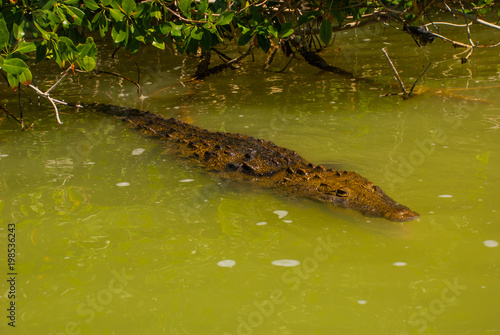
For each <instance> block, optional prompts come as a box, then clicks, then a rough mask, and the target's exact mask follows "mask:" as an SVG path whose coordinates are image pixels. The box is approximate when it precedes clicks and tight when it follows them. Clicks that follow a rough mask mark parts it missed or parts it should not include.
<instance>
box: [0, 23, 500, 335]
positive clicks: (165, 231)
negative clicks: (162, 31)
mask: <svg viewBox="0 0 500 335" xmlns="http://www.w3.org/2000/svg"><path fill="white" fill-rule="evenodd" d="M450 34H456V36H457V38H460V37H463V32H462V31H458V30H457V31H454V32H450ZM474 34H476V35H475V37H476V38H477V39H478V40H483V41H484V40H486V41H488V40H489V39H492V40H495V39H498V37H499V36H498V34H495V33H492V32H491V31H482V30H481V29H477V30H476V31H474ZM409 38H410V37H408V36H406V35H404V38H403V37H402V36H401V34H398V33H397V32H395V31H394V30H391V29H389V28H386V29H385V31H384V30H383V29H382V28H381V27H376V28H374V27H368V28H366V29H364V30H357V31H351V32H347V33H342V34H339V35H338V36H337V39H336V44H337V45H339V46H340V50H336V49H335V47H333V48H330V49H329V50H327V51H325V52H324V53H323V54H322V55H323V56H324V57H325V58H326V59H327V60H328V61H329V62H330V63H332V64H334V65H336V66H339V67H342V68H344V69H347V70H349V71H352V72H354V73H355V75H356V76H357V77H358V79H356V80H353V79H349V78H343V77H339V76H336V75H332V74H329V73H324V72H321V71H319V70H316V69H314V68H311V67H310V66H309V65H307V64H305V63H304V62H303V61H299V60H295V61H293V62H292V63H291V66H290V67H289V68H288V69H287V70H286V71H285V72H283V73H273V72H267V71H264V70H263V69H262V66H261V64H262V61H263V59H264V58H263V56H262V55H260V54H259V51H256V62H255V63H251V62H247V63H245V64H244V65H242V66H241V67H240V68H239V69H238V70H236V71H227V72H224V73H221V74H219V75H216V76H212V77H210V78H208V79H207V80H206V81H205V82H201V83H196V84H193V83H190V82H186V83H184V84H180V78H183V79H185V78H187V77H188V76H189V74H190V73H192V72H193V69H194V67H195V66H196V59H182V58H180V57H177V56H174V55H172V54H171V53H169V52H159V51H156V50H153V49H145V50H143V51H142V52H141V53H140V54H138V55H136V59H137V60H138V61H139V63H140V65H141V69H142V71H141V75H142V80H141V82H142V84H143V89H144V94H145V95H146V96H147V98H145V99H138V98H137V92H136V88H135V86H133V85H131V84H130V83H128V82H126V81H123V80H119V79H117V78H115V77H107V76H104V75H100V76H97V77H92V76H89V75H78V76H70V78H68V80H67V81H65V84H64V86H61V87H59V88H57V89H56V90H55V91H54V94H55V95H56V96H57V97H62V98H64V99H66V100H68V101H81V102H93V101H98V102H103V103H113V104H117V105H121V106H128V107H135V108H141V109H146V110H150V111H154V112H157V113H160V114H162V115H164V116H167V117H179V118H180V119H182V120H184V121H186V122H190V123H193V124H196V125H198V126H200V127H204V128H207V129H210V130H214V131H228V132H239V133H243V134H246V135H251V136H255V137H259V138H263V139H267V140H271V141H273V142H275V143H276V144H278V145H280V146H284V147H287V148H290V149H293V150H296V151H297V152H298V153H299V154H301V155H303V156H304V157H305V158H306V159H308V160H309V161H311V162H313V163H315V164H323V165H325V166H327V167H333V168H337V169H346V170H353V171H356V172H358V173H360V174H361V175H363V176H365V177H366V178H368V179H370V180H372V181H373V182H374V183H375V184H377V185H379V186H380V187H381V188H382V189H384V190H385V191H386V193H388V194H389V195H390V196H392V197H394V198H395V199H396V200H398V201H400V202H401V203H403V204H405V205H407V206H409V207H410V208H412V209H413V210H415V211H418V212H419V213H420V214H421V219H420V221H417V222H408V223H404V224H399V223H391V222H387V221H385V220H381V219H368V218H365V217H362V216H361V215H359V214H357V213H355V212H350V211H346V210H340V209H332V208H329V207H327V206H325V205H324V204H320V203H316V202H313V201H309V200H304V199H299V198H287V197H283V196H280V195H278V194H275V193H273V192H272V191H270V190H261V189H256V188H253V187H251V186H249V185H245V184H243V185H242V184H239V183H237V182H231V181H225V180H222V179H219V178H218V177H217V176H216V175H211V174H207V173H205V172H204V171H201V170H198V169H196V168H193V167H190V166H189V165H187V164H185V163H184V162H180V161H178V160H176V159H175V158H173V157H170V156H168V155H166V154H165V153H164V152H163V150H162V144H161V141H160V140H158V139H155V138H151V137H147V136H143V135H142V134H141V133H140V132H137V131H134V130H131V129H129V128H127V127H126V126H124V125H123V124H121V123H120V122H117V121H116V120H115V119H113V118H112V117H109V116H106V115H101V114H96V113H90V112H89V111H88V110H86V109H79V110H75V109H72V108H61V118H62V120H63V122H64V124H63V125H58V124H57V123H56V120H55V117H54V113H53V109H52V108H51V106H50V104H49V103H48V102H47V101H42V106H41V107H40V108H38V107H36V106H35V104H33V105H31V106H28V105H27V100H24V106H25V119H26V120H27V122H29V123H32V122H33V123H34V129H33V130H31V131H25V132H22V131H20V130H19V127H18V126H17V125H16V123H14V122H10V121H9V120H7V119H6V118H5V117H4V116H3V115H2V117H1V118H0V222H1V228H0V229H1V230H0V238H1V240H2V245H4V243H6V242H5V241H6V240H7V224H9V223H15V225H16V229H17V242H16V243H17V258H16V259H17V272H18V276H17V293H18V294H17V306H18V307H17V313H18V314H17V327H16V330H15V333H16V334H398V335H405V334H428V333H429V334H465V333H471V334H485V333H497V332H498V331H499V327H500V322H499V321H498V312H497V311H498V309H499V307H500V306H499V301H500V273H499V268H498V264H499V259H500V258H499V256H500V254H499V252H500V251H499V248H498V247H497V245H498V242H497V241H500V229H499V223H500V221H499V214H498V212H497V211H498V210H500V209H499V208H498V188H499V186H500V175H499V173H498V166H500V157H499V155H498V153H499V152H500V144H499V143H500V136H499V134H500V129H499V128H500V109H499V107H498V106H499V103H500V98H499V95H498V94H497V92H498V88H497V85H498V81H499V78H500V72H499V70H498V67H497V66H496V62H497V58H498V50H496V49H486V50H477V51H475V52H474V54H473V56H472V57H471V61H470V62H469V63H467V64H465V65H462V64H461V63H460V61H459V59H458V58H459V57H462V55H459V53H460V52H461V50H458V49H457V50H455V49H453V48H452V47H450V46H449V45H447V44H444V43H441V42H440V41H437V42H436V43H435V44H433V45H432V48H422V49H419V48H418V47H417V46H416V45H415V44H414V43H413V42H412V41H411V40H410V41H408V39H409ZM382 46H385V47H387V51H388V52H389V54H390V55H391V57H392V58H393V61H394V62H395V64H396V66H397V67H398V69H399V71H400V73H401V77H402V78H403V80H404V81H405V82H406V83H407V85H408V86H411V84H412V83H413V81H414V80H415V79H416V78H417V77H418V75H419V74H420V73H421V72H422V71H423V69H424V68H425V67H426V66H427V65H428V64H429V62H431V61H432V62H433V65H432V67H431V69H430V70H429V72H428V73H427V74H426V75H425V77H424V78H423V79H422V81H421V82H420V83H419V85H418V92H417V93H418V94H417V95H416V96H415V98H413V99H411V100H406V101H404V100H402V99H401V97H399V96H391V97H381V95H384V94H388V93H397V92H398V91H399V88H398V86H397V83H396V82H395V81H394V79H393V78H392V72H391V69H390V68H389V67H388V64H387V62H386V60H385V58H384V57H383V54H382V52H381V50H380V49H381V47H382ZM106 52H107V51H106V50H102V51H101V53H102V54H103V55H106ZM122 56H123V55H122ZM457 57H458V58H457ZM286 62H287V60H286V59H278V60H277V63H276V64H275V65H274V66H273V68H275V69H279V68H281V67H282V66H283V65H284V64H285V63H286ZM100 66H101V68H103V69H111V70H113V71H119V72H120V73H122V74H124V75H126V76H127V77H131V78H133V77H134V76H135V72H134V66H133V64H131V63H130V61H129V60H128V59H127V58H126V57H124V56H123V57H120V59H119V60H112V59H110V58H107V57H104V56H103V60H102V61H101V65H100ZM59 71H60V70H59V69H57V68H55V67H52V66H49V65H43V64H42V65H40V66H38V67H37V71H36V72H37V75H38V77H36V82H37V84H38V85H39V86H40V87H44V88H48V87H50V85H51V83H54V82H55V81H56V80H57V77H58V73H59ZM1 96H2V100H3V101H5V103H7V105H8V106H9V109H11V110H15V108H16V95H15V94H12V93H11V92H10V91H9V90H8V89H7V88H6V87H5V83H4V82H2V83H1ZM4 257H5V252H4V253H2V258H1V259H2V264H5V263H6V261H5V260H4V259H5V258H4ZM2 266H3V265H2ZM4 272H5V271H4ZM0 291H1V293H2V296H1V298H0V301H1V304H2V306H3V307H2V310H4V311H5V308H4V306H7V304H8V302H9V300H8V298H7V295H6V294H5V293H4V292H6V291H7V285H6V281H5V280H2V284H0ZM4 314H5V312H4ZM0 329H1V330H2V334H3V333H5V332H6V331H11V329H10V327H8V326H7V325H6V322H5V318H3V321H2V323H1V325H0ZM9 333H10V332H9ZM12 333H14V332H12Z"/></svg>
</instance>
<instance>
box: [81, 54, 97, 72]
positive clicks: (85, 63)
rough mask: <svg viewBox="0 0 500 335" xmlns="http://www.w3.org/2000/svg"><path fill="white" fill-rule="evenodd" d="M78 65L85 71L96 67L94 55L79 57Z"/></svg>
mask: <svg viewBox="0 0 500 335" xmlns="http://www.w3.org/2000/svg"><path fill="white" fill-rule="evenodd" d="M77 62H78V66H80V68H81V69H82V70H84V71H87V72H90V71H92V70H93V69H95V66H96V62H95V58H94V57H89V56H85V57H83V58H81V59H78V61H77Z"/></svg>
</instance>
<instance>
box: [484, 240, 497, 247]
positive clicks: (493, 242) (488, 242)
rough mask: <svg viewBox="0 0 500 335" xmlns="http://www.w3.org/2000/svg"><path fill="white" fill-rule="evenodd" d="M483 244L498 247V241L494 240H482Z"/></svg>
mask: <svg viewBox="0 0 500 335" xmlns="http://www.w3.org/2000/svg"><path fill="white" fill-rule="evenodd" d="M483 244H484V245H485V246H487V247H488V248H495V247H498V242H497V241H495V240H486V241H484V242H483Z"/></svg>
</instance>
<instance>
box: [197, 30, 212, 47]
mask: <svg viewBox="0 0 500 335" xmlns="http://www.w3.org/2000/svg"><path fill="white" fill-rule="evenodd" d="M200 46H201V48H202V49H203V50H204V51H208V50H210V48H211V47H212V34H211V33H210V32H209V31H208V30H204V31H203V36H202V37H201V40H200Z"/></svg>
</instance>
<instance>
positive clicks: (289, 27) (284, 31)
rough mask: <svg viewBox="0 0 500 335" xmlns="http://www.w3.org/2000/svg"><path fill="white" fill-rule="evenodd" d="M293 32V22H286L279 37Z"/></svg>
mask: <svg viewBox="0 0 500 335" xmlns="http://www.w3.org/2000/svg"><path fill="white" fill-rule="evenodd" d="M292 34H293V28H292V23H291V22H285V24H283V25H282V26H281V31H280V34H279V37H280V38H285V37H288V36H290V35H292Z"/></svg>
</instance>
